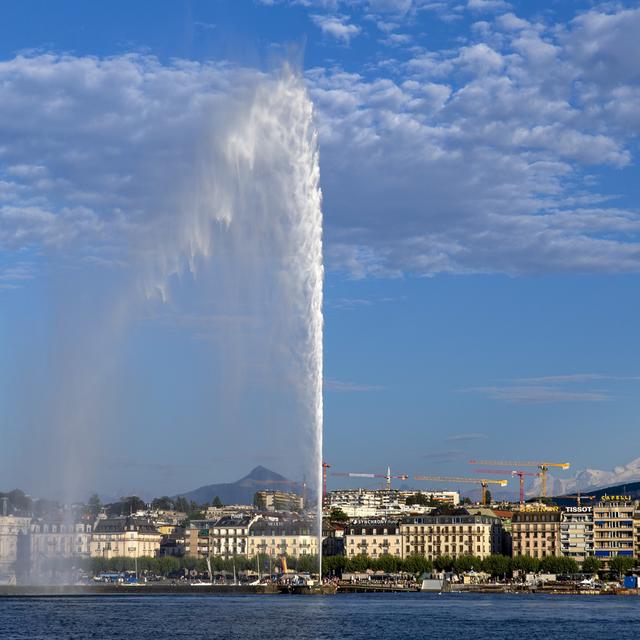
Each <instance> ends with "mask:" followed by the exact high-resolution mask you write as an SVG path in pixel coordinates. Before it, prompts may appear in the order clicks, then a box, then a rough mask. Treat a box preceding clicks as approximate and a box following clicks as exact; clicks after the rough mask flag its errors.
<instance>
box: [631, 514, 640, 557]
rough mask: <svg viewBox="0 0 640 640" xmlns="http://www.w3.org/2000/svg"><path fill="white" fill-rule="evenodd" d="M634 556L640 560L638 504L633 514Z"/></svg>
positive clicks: (639, 515) (639, 516)
mask: <svg viewBox="0 0 640 640" xmlns="http://www.w3.org/2000/svg"><path fill="white" fill-rule="evenodd" d="M633 555H634V556H635V557H636V558H640V505H638V503H637V502H636V511H635V512H634V514H633Z"/></svg>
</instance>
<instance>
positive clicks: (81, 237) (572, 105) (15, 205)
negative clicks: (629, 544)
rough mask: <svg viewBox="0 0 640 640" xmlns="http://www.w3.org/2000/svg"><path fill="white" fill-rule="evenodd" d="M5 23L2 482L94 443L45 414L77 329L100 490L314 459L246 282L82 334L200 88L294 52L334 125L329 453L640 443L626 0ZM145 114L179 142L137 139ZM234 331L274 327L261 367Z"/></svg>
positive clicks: (211, 10) (408, 454)
mask: <svg viewBox="0 0 640 640" xmlns="http://www.w3.org/2000/svg"><path fill="white" fill-rule="evenodd" d="M0 16H1V18H2V19H1V20H0V135H1V138H0V424H1V425H2V427H1V434H2V440H3V446H2V454H0V460H1V461H2V465H1V469H0V488H2V489H3V490H9V489H12V488H14V487H21V488H23V489H25V490H27V491H30V492H32V493H34V494H43V492H44V491H46V490H47V489H49V490H50V489H51V487H50V478H51V474H52V473H53V472H54V471H55V469H56V461H57V460H62V459H63V455H64V453H65V451H66V450H67V448H68V447H69V446H72V445H73V443H67V442H65V441H64V440H62V441H59V439H58V438H57V436H56V437H53V436H52V435H51V433H48V431H47V416H46V415H43V414H41V413H40V412H39V411H38V410H37V407H38V405H39V403H40V402H43V403H45V404H44V405H43V406H49V405H46V402H52V398H51V397H49V396H50V395H52V394H55V393H56V389H57V387H56V386H54V384H53V383H52V382H50V381H49V380H48V379H47V376H52V377H64V376H70V377H71V378H73V371H72V370H71V368H72V364H73V362H74V360H73V359H70V360H69V362H67V361H66V360H65V358H64V357H62V356H61V355H60V354H59V353H58V352H59V351H64V349H65V348H67V347H70V348H71V347H72V349H71V351H72V352H74V353H75V351H77V353H75V355H74V358H76V360H78V361H80V360H87V361H91V360H97V359H102V360H103V361H104V363H105V364H104V365H103V366H104V367H105V368H106V369H107V373H105V377H106V380H107V382H106V384H104V385H102V383H100V384H101V390H100V393H99V394H98V396H99V397H100V398H102V400H103V405H100V406H95V407H93V409H94V410H95V413H96V415H98V416H99V420H98V418H96V420H98V422H99V424H100V429H110V430H111V431H109V437H108V438H106V439H105V440H104V441H101V443H100V446H101V448H102V449H101V455H100V456H99V458H98V459H99V460H100V461H101V463H102V466H101V468H99V469H97V470H93V473H92V475H91V476H90V483H91V484H90V489H88V490H87V491H85V490H84V488H83V489H82V492H81V495H83V496H84V495H85V494H86V493H88V492H93V491H99V492H101V493H104V494H116V493H117V492H119V491H124V490H125V489H127V488H128V489H129V490H128V491H127V493H134V492H135V491H142V490H147V491H155V489H154V488H157V491H156V493H157V495H162V494H165V493H169V494H171V495H174V494H179V493H180V492H182V491H186V490H189V489H194V488H196V487H197V486H201V485H204V484H209V483H212V482H221V481H226V480H235V479H236V478H237V477H240V476H241V475H243V474H244V473H246V472H247V471H249V469H251V468H252V467H254V466H256V465H258V464H263V465H264V466H266V467H268V468H272V469H274V470H275V471H278V472H281V473H283V474H284V475H286V476H288V477H292V478H295V479H299V478H301V477H302V475H303V473H304V471H305V470H304V469H301V468H300V467H299V466H297V463H296V461H295V459H294V458H295V455H296V450H297V449H296V447H299V446H300V445H299V442H298V441H297V440H296V439H295V437H294V438H292V439H289V436H290V435H291V434H292V433H294V428H295V424H294V420H292V419H291V418H290V412H289V410H288V407H289V403H290V401H291V398H290V397H288V395H287V392H286V385H285V384H284V382H283V381H285V380H287V378H286V376H285V375H284V374H281V372H277V373H276V374H273V375H270V373H269V371H266V372H265V370H264V368H265V362H266V363H270V362H271V360H270V359H269V358H272V354H270V353H268V352H267V350H266V349H265V350H264V351H261V350H260V349H261V348H262V347H261V345H260V336H261V335H262V334H260V330H259V327H258V329H256V319H255V313H254V312H255V310H256V309H255V308H253V307H251V305H248V307H246V306H245V307H243V302H246V301H243V300H242V299H241V300H235V301H234V303H227V302H225V304H221V303H220V300H219V299H217V300H213V301H212V300H211V299H210V298H209V297H207V296H211V297H214V296H215V295H219V294H220V289H219V288H217V284H216V285H215V286H214V284H212V283H207V286H205V287H202V286H201V284H199V283H198V280H197V278H196V277H191V276H189V275H182V276H181V277H179V278H175V279H174V280H173V281H172V284H171V296H170V297H169V302H166V303H162V302H154V303H153V304H142V303H140V304H138V303H137V302H136V304H135V305H132V306H135V309H134V310H133V316H132V317H133V320H132V321H131V322H130V323H129V324H128V326H127V327H126V330H122V331H121V332H120V331H119V332H118V333H117V340H115V339H114V340H112V341H110V342H108V343H106V344H108V348H107V347H105V346H104V345H102V344H100V342H99V340H98V341H97V342H96V343H91V345H90V346H91V348H90V349H89V348H86V345H83V344H81V343H80V344H79V343H78V341H77V340H76V339H77V337H78V336H79V335H80V334H86V335H90V334H91V333H92V332H94V331H95V332H96V333H99V332H100V330H101V329H100V328H101V327H102V324H101V323H102V322H103V321H104V320H105V315H106V314H107V310H105V307H104V305H103V301H104V299H105V298H106V296H107V294H110V293H111V292H113V291H115V290H121V289H125V288H127V287H128V286H129V285H130V282H129V280H130V276H129V273H130V272H129V266H130V265H131V262H132V256H131V255H130V254H129V253H128V249H129V247H128V246H126V245H123V244H122V243H121V240H122V238H123V237H124V236H125V234H126V233H128V231H129V230H130V229H131V227H132V226H134V225H135V224H136V223H138V222H139V218H136V216H135V215H133V214H132V213H131V211H132V209H131V210H129V209H126V207H132V205H135V206H136V207H138V208H139V209H136V211H139V210H144V207H145V206H146V207H149V208H150V209H152V208H153V207H156V206H158V205H159V204H161V200H162V198H163V195H164V193H165V192H164V191H163V190H161V189H158V190H157V192H156V191H154V190H153V189H150V188H149V185H153V184H161V185H163V187H164V185H168V184H170V183H171V181H172V180H174V179H175V178H176V175H175V173H173V170H174V168H175V167H176V166H179V164H178V160H180V158H178V160H176V163H175V164H171V162H170V161H171V158H169V160H170V161H169V162H166V164H165V165H163V164H162V162H158V163H157V166H156V162H155V161H156V160H157V157H158V155H157V154H158V149H163V148H164V147H163V145H169V146H171V148H179V144H178V143H177V142H176V141H178V140H181V139H182V138H181V136H183V135H184V136H186V137H187V138H188V137H189V136H192V135H193V130H192V125H193V123H194V122H197V119H196V117H195V116H194V111H193V110H194V109H195V107H194V105H195V104H196V103H197V101H196V100H194V99H193V97H194V96H198V95H199V94H200V93H201V92H206V91H208V90H209V87H210V86H212V85H216V86H229V87H231V89H230V90H229V93H230V94H233V96H244V95H245V94H244V93H243V91H246V88H245V85H235V84H234V83H235V82H237V78H236V76H237V75H241V76H243V77H244V78H247V77H249V76H250V79H249V80H247V85H246V86H253V85H251V84H250V83H251V82H254V76H255V77H257V76H260V77H262V74H264V75H266V76H269V75H270V74H271V73H275V74H277V73H278V71H277V70H278V69H279V68H280V66H281V64H282V62H283V61H288V62H289V63H290V64H291V65H292V67H293V68H294V69H295V71H296V73H298V74H299V75H301V76H302V77H303V79H304V84H305V86H306V89H307V91H308V95H309V97H310V99H311V101H312V102H313V105H314V109H315V122H316V124H317V127H318V136H319V139H318V143H319V149H320V183H321V187H322V190H323V212H324V217H325V225H324V243H325V254H324V255H325V292H324V296H325V304H324V311H325V342H324V352H325V375H324V383H325V430H324V456H325V459H326V460H327V461H329V462H330V463H331V464H332V465H333V469H335V470H339V471H361V472H376V473H384V471H385V470H386V467H387V465H388V464H391V465H392V468H393V469H394V471H397V472H398V473H404V472H407V473H425V474H426V473H434V474H438V475H471V473H472V470H471V469H469V467H468V464H467V462H468V460H469V459H471V458H492V459H504V458H506V459H516V460H527V459H533V460H550V461H558V462H570V463H571V465H572V468H571V470H570V471H568V472H565V473H566V475H567V476H568V477H569V476H571V475H573V473H574V471H577V470H580V469H585V468H590V469H604V470H609V469H615V468H616V467H620V466H622V465H626V464H627V463H629V462H631V461H633V460H635V459H636V458H637V457H638V456H637V453H636V448H637V446H636V445H637V444H638V436H637V433H638V428H637V427H638V424H637V414H638V391H639V390H640V367H639V366H638V362H640V358H639V356H640V343H639V342H638V340H637V337H636V333H637V329H636V327H637V326H638V325H639V323H640V302H639V300H638V296H637V287H638V284H639V282H640V280H639V276H638V271H639V267H640V244H639V237H638V233H639V231H640V215H639V213H638V212H639V210H640V192H639V191H638V184H640V180H639V177H640V175H639V171H638V146H637V133H638V127H639V126H640V107H639V106H638V105H639V104H640V103H639V101H638V92H639V91H640V76H639V75H638V72H637V69H636V68H635V66H634V61H635V60H636V59H637V57H638V54H639V53H640V50H639V46H640V45H638V42H637V38H636V37H635V34H636V33H637V31H638V28H640V10H638V9H637V8H634V7H633V5H632V3H628V2H626V3H625V2H622V3H618V4H616V5H611V4H610V3H594V2H574V3H559V2H555V1H553V0H549V1H547V2H542V3H535V7H532V6H531V3H524V2H512V3H508V2H504V1H503V0H468V1H466V2H462V1H461V2H449V1H443V2H437V3H433V2H426V1H422V0H334V1H331V2H324V1H320V0H318V1H317V2H316V1H313V0H311V1H309V2H305V3H302V2H300V3H299V2H294V1H286V0H282V1H277V0H273V1H268V2H267V1H262V2H260V1H256V2H249V1H247V2H220V3H215V4H214V3H208V2H199V1H195V0H194V1H192V2H178V1H175V2H173V1H167V2H163V3H160V5H158V3H152V2H141V3H137V4H136V5H135V6H133V7H132V6H130V3H126V2H122V1H114V2H111V3H109V6H108V9H107V8H106V6H105V7H100V6H97V5H95V6H89V5H87V4H86V3H82V2H68V3H64V4H60V5H58V6H54V5H53V4H52V3H47V2H36V1H29V2H13V3H5V5H4V6H3V8H2V9H1V10H0ZM587 44H588V46H587ZM239 69H240V70H243V71H238V70H239ZM274 70H275V71H274ZM2 82H4V83H5V84H4V85H3V84H2ZM216 83H217V84H216ZM238 87H239V88H238ZM56 99H57V100H58V101H57V102H56ZM238 100H240V98H238ZM43 104H45V105H46V106H47V109H43V108H42V105H43ZM69 104H72V105H74V107H75V108H74V109H73V110H72V112H70V115H69V114H66V112H65V105H69ZM234 104H235V103H232V102H230V103H228V105H227V107H226V109H223V110H220V111H219V112H217V113H219V114H220V118H225V117H226V115H225V114H226V112H227V111H232V110H233V108H234ZM109 110H111V111H109ZM104 113H111V114H113V113H118V114H120V116H121V117H120V118H117V119H114V118H109V117H101V114H104ZM149 113H151V114H152V115H151V116H150V117H151V120H150V121H149V122H152V123H156V124H158V125H160V127H159V131H160V133H159V134H158V135H151V136H147V137H144V136H141V138H140V140H142V142H140V141H139V140H138V141H137V142H136V136H135V131H136V127H137V126H139V125H140V126H142V125H143V124H145V123H146V122H147V121H145V120H143V119H140V118H142V116H141V114H149ZM43 114H44V115H43ZM43 117H46V118H50V119H49V120H47V121H46V124H47V126H48V127H49V128H48V129H47V134H46V136H39V135H37V134H38V128H39V127H41V126H42V118H43ZM182 122H185V123H186V124H184V125H182V124H181V123H182ZM129 127H130V128H129ZM162 127H165V128H164V129H163V128H162ZM172 127H175V128H172ZM45 138H46V139H45ZM48 145H50V146H48ZM63 148H64V149H65V151H66V152H68V154H69V157H70V158H71V157H72V158H74V159H73V160H69V159H68V158H66V157H65V158H62V157H56V154H55V153H51V149H63ZM43 149H46V150H47V151H48V155H47V154H44V153H43ZM185 157H186V156H185ZM123 167H124V168H123ZM141 167H142V169H141ZM151 167H152V169H153V170H151ZM124 178H128V179H124ZM144 189H148V190H147V191H145V190H144ZM106 193H108V195H109V201H108V202H107V198H106V197H105V194H106ZM123 207H124V208H123ZM107 212H108V213H107ZM196 271H197V272H198V274H202V272H203V271H205V272H206V265H205V263H202V262H201V263H198V264H197V269H196ZM226 293H228V292H226ZM256 308H260V307H256ZM109 313H113V314H114V315H117V314H116V312H115V311H114V310H113V309H111V311H109ZM231 326H232V327H233V330H234V331H237V332H239V331H240V329H242V333H237V335H238V336H241V338H242V339H244V337H245V336H247V335H250V336H253V337H250V338H248V339H247V340H248V344H249V345H250V346H251V347H252V348H253V347H256V348H257V351H256V352H255V353H256V358H255V359H251V358H249V357H248V356H246V354H243V357H244V358H245V360H243V366H244V365H246V367H247V370H245V369H244V368H243V370H242V371H229V370H228V369H227V368H226V364H227V357H228V354H226V355H225V354H224V353H222V351H223V350H224V348H226V346H227V345H225V344H224V342H225V339H226V336H227V335H228V331H229V327H231ZM239 328H240V329H239ZM114 345H115V346H114ZM261 358H262V360H261ZM60 362H61V363H62V365H59V364H57V363H60ZM90 364H92V363H91V362H90ZM94 364H95V363H94ZM83 366H84V365H83ZM82 371H83V372H84V371H85V370H84V369H82ZM81 377H82V376H81ZM229 379H232V380H234V381H235V380H236V379H238V380H241V383H238V385H239V386H238V387H237V388H236V390H237V393H238V398H234V401H235V404H234V405H233V409H228V410H227V411H226V412H225V411H223V410H222V409H221V408H220V400H221V398H223V399H224V398H226V397H227V396H228V394H227V393H226V391H227V387H226V386H225V385H228V384H230V383H229ZM55 382H58V381H55ZM82 382H84V381H82ZM96 384H97V383H96ZM72 388H73V385H72ZM65 402H66V398H65ZM54 404H55V403H54ZM289 421H291V422H289ZM280 425H282V426H280ZM278 429H280V431H278ZM271 430H273V433H274V434H276V433H277V435H274V437H273V438H269V437H268V434H269V432H270V431H271ZM239 434H242V435H239ZM223 436H224V437H223ZM283 442H284V443H286V444H284V445H283ZM81 462H82V461H79V460H78V461H77V463H78V464H81ZM91 462H92V463H93V462H95V460H94V458H92V459H91ZM40 467H42V469H43V471H42V472H41V473H40V472H39V471H38V469H39V468H40ZM308 473H309V474H310V473H311V471H308ZM637 479H638V480H640V476H638V478H637ZM330 482H331V485H330V486H331V488H335V487H336V486H338V484H337V483H336V481H335V479H331V477H330ZM515 486H516V483H515V482H514V483H513V489H514V492H515ZM425 488H426V487H425ZM443 488H444V487H443ZM509 488H510V489H511V488H512V487H509Z"/></svg>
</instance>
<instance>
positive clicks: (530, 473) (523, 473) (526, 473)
mask: <svg viewBox="0 0 640 640" xmlns="http://www.w3.org/2000/svg"><path fill="white" fill-rule="evenodd" d="M476 473H482V474H483V475H484V474H487V473H494V474H495V475H502V474H503V473H504V471H502V469H476ZM511 475H512V476H518V480H519V481H520V506H522V505H523V504H524V478H525V476H532V477H534V478H539V477H540V476H541V475H542V474H541V473H534V472H533V471H518V470H516V469H514V470H513V471H512V472H511Z"/></svg>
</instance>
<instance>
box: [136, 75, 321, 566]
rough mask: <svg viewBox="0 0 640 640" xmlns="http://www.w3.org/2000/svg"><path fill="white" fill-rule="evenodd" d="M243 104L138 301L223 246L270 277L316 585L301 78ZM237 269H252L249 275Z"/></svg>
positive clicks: (306, 117) (312, 250)
mask: <svg viewBox="0 0 640 640" xmlns="http://www.w3.org/2000/svg"><path fill="white" fill-rule="evenodd" d="M248 104H249V105H250V106H249V108H248V109H241V110H240V112H239V113H238V114H236V118H235V121H234V122H233V124H232V126H229V127H228V129H227V130H226V131H222V132H221V131H220V130H219V129H217V128H214V129H211V130H210V132H209V135H205V136H204V139H205V141H206V142H205V144H204V145H203V146H202V147H201V148H200V161H199V166H198V170H197V173H196V181H195V183H194V185H193V188H192V189H191V190H190V193H191V195H190V198H188V206H186V207H184V205H183V207H182V209H181V210H182V211H183V212H184V214H183V216H182V217H180V218H178V220H177V223H178V224H177V226H176V224H175V223H176V219H175V218H173V217H170V218H169V220H168V225H167V227H166V228H167V229H168V230H169V233H168V235H166V236H165V238H164V240H161V241H160V242H159V243H158V242H157V240H156V245H155V249H154V251H153V252H152V253H153V255H154V256H156V259H155V260H153V261H152V262H151V267H152V269H153V271H152V272H151V273H150V274H147V275H148V277H147V280H146V285H147V294H148V295H153V293H154V291H155V292H159V293H160V295H161V296H162V298H163V299H164V298H166V297H167V296H168V291H167V283H168V282H169V277H170V276H171V275H172V274H175V273H179V272H180V271H181V270H182V269H184V268H185V266H188V267H189V269H191V270H192V271H194V272H198V271H200V269H199V268H198V260H199V259H201V260H203V262H204V263H205V265H206V264H208V263H210V262H211V260H212V259H213V261H214V262H215V254H216V252H221V253H223V254H224V256H223V258H222V262H223V263H226V262H227V261H228V260H229V259H230V254H229V253H228V251H229V248H230V247H234V248H235V249H232V252H234V251H235V250H236V249H237V248H238V247H241V249H242V250H241V251H240V254H241V255H242V258H241V260H242V262H243V264H242V266H241V268H240V270H241V271H242V272H243V273H244V274H245V277H247V275H248V277H252V274H253V277H258V276H257V275H256V273H257V272H260V273H261V274H263V272H264V271H265V270H266V271H271V270H273V271H272V273H270V275H269V276H268V277H267V279H266V280H265V281H264V282H262V286H268V287H269V288H271V291H272V295H271V298H272V301H273V302H275V304H284V305H285V307H284V308H283V309H281V310H280V312H278V313H277V314H276V316H277V319H278V322H277V324H278V326H277V327H273V328H272V329H271V331H272V338H273V339H274V342H275V343H278V344H286V345H288V350H287V352H285V353H281V354H280V355H281V357H282V358H283V360H282V362H280V363H279V365H276V366H280V367H283V368H284V369H286V370H287V378H288V380H289V382H290V384H291V385H292V386H294V387H295V388H296V389H297V392H298V400H299V402H300V404H301V406H302V407H303V411H302V415H303V421H304V424H303V425H302V427H301V428H302V429H303V431H304V432H305V435H304V440H305V441H306V443H307V444H306V447H307V451H306V452H303V451H299V452H297V453H298V455H300V456H301V457H302V458H303V459H306V460H308V461H309V462H310V464H311V466H312V473H311V477H312V482H311V487H310V488H311V492H312V493H313V494H314V495H315V496H316V522H317V536H318V556H319V575H320V576H321V574H322V501H323V495H322V434H323V384H322V381H323V311H322V303H323V278H324V268H323V257H322V208H321V191H320V186H319V180H320V166H319V157H318V139H317V131H316V129H315V126H314V119H313V105H312V102H311V100H310V99H309V97H308V95H307V92H306V90H305V87H304V85H303V82H302V80H301V78H300V77H299V76H297V75H295V74H294V73H292V72H291V71H290V70H289V69H287V68H285V69H284V70H283V71H282V72H281V73H280V74H278V75H277V76H276V77H268V78H263V79H262V81H261V82H260V83H259V84H257V85H256V86H255V90H254V93H253V96H252V97H251V99H250V100H249V101H248ZM158 247H160V248H161V250H160V251H158ZM157 258H159V260H158V259H157ZM236 258H237V256H236ZM231 259H232V260H233V258H231ZM247 261H254V263H253V268H254V269H255V272H256V273H253V271H252V269H251V268H250V267H249V268H248V267H247ZM274 264H275V269H274V268H273V266H269V265H274ZM227 266H228V265H227ZM213 273H215V269H214V271H213ZM262 277H264V276H262ZM265 283H268V284H265ZM257 286H260V285H257ZM264 293H265V292H263V291H255V290H254V291H253V294H252V295H253V296H254V298H255V297H257V298H261V296H264ZM262 304H263V305H264V304H265V302H264V300H262ZM266 304H269V302H268V301H267V302H266ZM262 308H263V309H264V307H262ZM273 332H275V333H277V334H278V335H274V333H273Z"/></svg>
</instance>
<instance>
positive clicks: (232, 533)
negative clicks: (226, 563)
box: [209, 515, 258, 558]
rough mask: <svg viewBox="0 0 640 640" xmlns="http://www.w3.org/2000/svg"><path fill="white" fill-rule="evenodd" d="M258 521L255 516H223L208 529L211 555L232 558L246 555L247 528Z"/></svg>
mask: <svg viewBox="0 0 640 640" xmlns="http://www.w3.org/2000/svg"><path fill="white" fill-rule="evenodd" d="M257 519H258V516H255V515H241V516H224V517H222V518H220V519H219V520H217V521H216V522H215V524H214V525H213V528H212V529H209V540H210V546H211V555H213V556H219V557H221V558H233V556H244V555H249V554H248V536H249V527H250V526H251V525H252V524H253V523H254V522H255V521H256V520H257Z"/></svg>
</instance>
